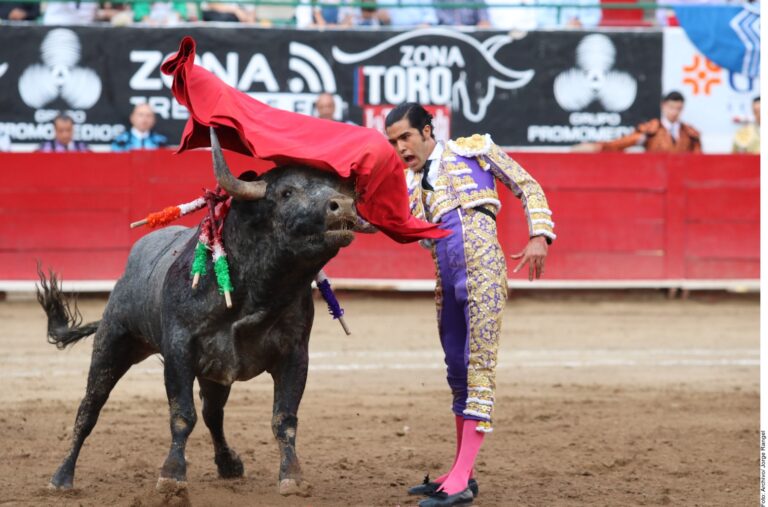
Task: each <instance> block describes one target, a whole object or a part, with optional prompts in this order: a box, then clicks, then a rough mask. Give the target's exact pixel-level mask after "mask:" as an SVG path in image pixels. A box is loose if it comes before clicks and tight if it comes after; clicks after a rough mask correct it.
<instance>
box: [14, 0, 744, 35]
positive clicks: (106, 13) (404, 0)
mask: <svg viewBox="0 0 768 507" xmlns="http://www.w3.org/2000/svg"><path fill="white" fill-rule="evenodd" d="M253 1H254V3H252V4H248V3H207V2H203V3H193V2H184V1H173V2H149V1H135V2H130V3H121V2H80V1H73V2H66V1H62V2H48V3H24V2H19V3H13V2H0V19H2V20H8V21H35V20H39V21H40V22H42V23H43V24H46V25H74V24H77V25H82V24H92V23H111V24H114V25H128V24H133V23H142V24H147V25H150V26H173V25H177V24H179V23H184V22H197V21H203V22H209V21H212V22H232V23H245V24H257V25H261V26H273V25H291V26H296V27H298V28H331V27H341V28H352V27H362V28H365V27H374V28H375V27H381V26H389V27H393V28H412V27H417V26H436V25H443V26H475V27H478V28H493V29H503V30H534V29H547V28H594V27H596V26H598V25H601V24H603V23H601V21H602V17H603V12H604V11H603V10H602V9H601V4H600V0H568V1H565V0H469V1H467V0H365V3H367V4H373V6H370V7H362V8H361V7H360V6H359V5H355V4H359V3H362V0H356V1H353V0H317V1H316V0H301V3H300V4H299V5H298V6H293V5H285V6H281V5H261V4H260V2H259V0H253ZM737 2H738V3H744V2H743V1H742V0H737ZM272 3H274V2H272ZM470 3H471V4H475V5H474V7H467V6H466V4H470ZM709 3H713V2H712V1H710V2H709ZM718 3H736V2H733V1H728V0H722V1H720V2H718ZM350 4H351V5H350ZM399 4H407V6H406V7H400V6H399ZM451 4H456V5H459V4H461V7H451ZM511 4H514V5H511ZM561 4H562V5H566V6H565V7H560V5H561ZM612 12H618V11H612ZM637 12H638V14H639V16H636V17H635V18H634V21H633V18H631V17H629V18H628V17H627V16H622V17H623V18H624V19H623V21H622V23H621V24H622V25H624V26H627V25H632V24H633V23H636V24H639V25H643V26H648V25H652V24H658V25H667V24H674V22H675V21H674V13H673V12H672V11H670V10H669V9H661V8H660V9H656V10H655V12H654V11H651V10H647V11H643V10H637ZM624 13H625V14H626V13H627V10H624ZM604 24H611V23H610V22H608V23H604Z"/></svg>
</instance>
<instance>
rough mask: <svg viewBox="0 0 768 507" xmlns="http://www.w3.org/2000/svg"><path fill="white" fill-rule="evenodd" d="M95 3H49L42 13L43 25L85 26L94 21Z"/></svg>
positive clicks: (97, 8) (96, 7)
mask: <svg viewBox="0 0 768 507" xmlns="http://www.w3.org/2000/svg"><path fill="white" fill-rule="evenodd" d="M98 10H99V4H98V3H97V2H49V3H48V4H46V6H45V12H44V13H43V24H44V25H87V24H89V23H93V22H94V21H95V20H96V14H97V12H98Z"/></svg>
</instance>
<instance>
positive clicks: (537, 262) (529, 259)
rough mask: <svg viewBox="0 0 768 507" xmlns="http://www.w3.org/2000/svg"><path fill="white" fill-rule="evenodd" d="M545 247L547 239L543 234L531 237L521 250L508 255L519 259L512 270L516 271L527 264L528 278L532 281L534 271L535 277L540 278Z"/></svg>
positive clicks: (542, 271) (545, 254) (542, 270)
mask: <svg viewBox="0 0 768 507" xmlns="http://www.w3.org/2000/svg"><path fill="white" fill-rule="evenodd" d="M547 248H548V247H547V240H546V238H545V237H544V236H534V237H532V238H531V239H530V241H528V244H527V245H525V248H524V249H523V251H522V252H520V253H516V254H512V255H510V257H512V258H513V259H515V260H517V259H520V263H519V264H518V265H517V267H516V268H515V269H513V270H512V272H513V273H517V272H518V271H520V270H521V269H522V268H523V266H525V265H526V264H528V280H530V281H533V276H534V273H535V274H536V278H541V275H542V273H544V259H546V258H547Z"/></svg>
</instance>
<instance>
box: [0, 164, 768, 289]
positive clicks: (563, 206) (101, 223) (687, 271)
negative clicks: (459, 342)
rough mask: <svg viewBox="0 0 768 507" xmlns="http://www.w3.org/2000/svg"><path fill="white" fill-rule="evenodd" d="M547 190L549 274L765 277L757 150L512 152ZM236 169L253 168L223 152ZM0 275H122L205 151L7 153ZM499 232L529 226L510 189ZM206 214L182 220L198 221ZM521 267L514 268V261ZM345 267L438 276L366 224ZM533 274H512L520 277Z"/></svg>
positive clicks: (197, 180) (508, 247)
mask: <svg viewBox="0 0 768 507" xmlns="http://www.w3.org/2000/svg"><path fill="white" fill-rule="evenodd" d="M513 156H514V157H515V158H516V159H517V160H518V161H519V162H520V163H521V164H522V165H523V167H526V168H527V169H528V170H529V171H530V172H531V173H532V174H533V175H534V176H535V177H536V178H537V179H538V180H539V182H540V183H541V185H542V186H543V187H544V189H545V191H546V193H547V197H548V198H549V203H550V207H551V208H552V210H553V217H554V221H555V222H556V224H557V226H556V228H555V232H556V233H557V234H558V239H557V241H556V242H555V243H554V245H553V246H552V247H551V248H550V256H549V258H548V261H547V267H546V273H545V276H546V279H548V280H670V279H675V280H678V279H697V280H699V279H702V280H712V279H758V278H759V275H760V258H759V247H760V235H759V234H760V233H759V230H760V229H759V221H760V215H759V213H760V163H759V161H760V159H759V157H755V156H747V155H744V156H714V155H699V156H671V155H645V154H599V155H592V154H553V153H546V154H544V153H528V152H526V153H517V154H514V155H513ZM228 160H229V161H230V165H231V166H232V167H233V168H234V169H241V170H242V169H246V168H256V167H255V166H254V163H253V161H252V160H250V159H247V158H245V157H242V156H239V155H236V154H231V153H230V154H228ZM0 164H2V168H3V171H2V173H3V176H4V185H3V188H2V189H1V190H0V280H6V281H8V280H33V279H34V278H35V259H36V258H39V259H41V260H42V261H43V263H44V264H45V265H46V266H51V267H53V268H54V269H55V270H56V271H58V272H59V273H61V274H62V275H63V276H64V277H65V278H66V279H67V280H114V279H117V278H118V277H119V276H120V274H121V272H122V270H123V267H124V265H125V261H126V257H127V254H128V251H129V249H130V246H131V244H132V243H133V242H134V241H135V240H136V239H137V238H139V237H140V236H141V235H143V234H146V233H147V232H148V230H146V229H144V228H142V229H138V230H130V229H129V228H128V224H129V223H130V222H131V221H133V220H137V219H140V218H142V217H144V216H145V215H146V214H147V213H149V212H152V211H158V210H160V209H162V208H163V207H165V206H168V205H172V204H178V203H182V202H186V201H189V200H192V199H193V198H195V197H197V196H198V195H199V194H200V189H201V188H202V187H204V186H208V187H212V186H213V185H214V180H213V176H212V172H211V166H210V154H209V153H206V152H197V153H187V154H184V155H172V154H171V153H170V152H167V151H157V152H133V153H126V154H111V153H94V154H15V153H14V154H0ZM501 193H502V202H503V203H504V206H503V208H502V210H501V213H500V216H499V229H500V231H499V235H500V239H501V242H502V245H503V247H504V249H505V251H506V252H507V253H508V254H509V253H514V252H516V251H519V250H520V249H521V248H522V247H523V246H524V244H525V242H526V240H527V231H526V229H525V222H524V220H523V214H522V209H521V207H520V204H519V201H517V200H516V199H515V198H514V196H512V194H511V193H510V192H508V191H506V190H504V189H502V191H501ZM198 220H199V217H198V216H197V215H192V216H191V217H185V218H184V219H183V220H182V221H181V223H183V224H186V225H192V224H195V223H196V222H197V221H198ZM513 267H514V266H513V265H510V271H511V268H513ZM327 271H328V274H329V275H330V276H332V277H338V278H365V279H372V278H373V279H414V280H418V279H423V280H430V279H432V277H433V273H434V269H433V266H432V262H431V259H430V255H429V253H428V252H427V251H426V250H424V249H422V248H421V247H419V246H417V245H405V246H403V245H398V244H396V243H394V242H392V241H390V240H389V239H388V238H386V237H385V236H384V235H382V234H376V235H373V236H367V235H358V238H357V239H356V240H355V242H354V243H353V244H352V246H350V247H349V248H347V249H345V250H343V251H342V252H341V253H340V255H339V256H338V257H337V258H336V259H334V260H333V261H332V262H331V263H330V264H329V266H328V269H327ZM525 276H527V275H526V274H524V273H518V274H514V275H512V276H511V278H513V279H515V278H520V279H524V278H525Z"/></svg>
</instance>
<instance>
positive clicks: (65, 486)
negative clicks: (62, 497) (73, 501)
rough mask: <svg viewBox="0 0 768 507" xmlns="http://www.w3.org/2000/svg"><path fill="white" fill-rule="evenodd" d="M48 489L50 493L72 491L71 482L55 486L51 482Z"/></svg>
mask: <svg viewBox="0 0 768 507" xmlns="http://www.w3.org/2000/svg"><path fill="white" fill-rule="evenodd" d="M48 489H49V490H51V491H72V489H73V486H72V481H70V482H68V483H64V484H57V483H55V482H54V481H53V480H51V482H49V483H48Z"/></svg>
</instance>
